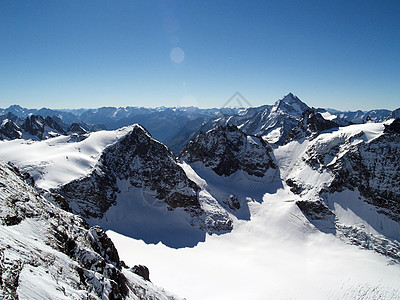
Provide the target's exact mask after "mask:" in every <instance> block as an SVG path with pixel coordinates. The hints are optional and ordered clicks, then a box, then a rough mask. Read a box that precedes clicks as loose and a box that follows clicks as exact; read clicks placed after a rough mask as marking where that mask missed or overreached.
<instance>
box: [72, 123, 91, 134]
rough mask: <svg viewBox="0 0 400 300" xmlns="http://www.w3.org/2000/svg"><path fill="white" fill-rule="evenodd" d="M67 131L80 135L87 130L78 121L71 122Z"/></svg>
mask: <svg viewBox="0 0 400 300" xmlns="http://www.w3.org/2000/svg"><path fill="white" fill-rule="evenodd" d="M67 133H68V134H71V133H77V134H79V135H81V134H85V133H87V131H86V130H85V129H84V128H83V127H82V126H81V125H79V124H78V123H72V124H71V125H70V126H69V127H68V129H67Z"/></svg>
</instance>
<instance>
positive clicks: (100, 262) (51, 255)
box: [0, 163, 174, 299]
mask: <svg viewBox="0 0 400 300" xmlns="http://www.w3.org/2000/svg"><path fill="white" fill-rule="evenodd" d="M0 265H1V272H0V298H2V299H18V298H20V299H32V298H34V299H89V298H90V299H105V298H107V299H139V298H140V299H154V298H157V299H174V296H173V295H171V294H169V293H167V292H165V291H164V290H162V289H160V288H157V287H155V286H154V285H152V284H151V283H150V282H147V281H145V280H144V279H143V278H141V277H139V276H138V275H136V274H134V273H133V272H132V271H131V270H130V269H128V268H127V267H126V266H125V265H124V264H123V263H122V262H121V261H120V260H119V255H118V252H117V250H116V249H115V247H114V244H113V243H112V242H111V240H110V239H109V238H108V237H107V235H106V234H105V233H104V232H103V231H102V229H101V228H99V227H93V228H90V229H88V228H87V225H86V223H85V222H84V221H83V220H82V219H81V218H79V217H77V216H75V215H73V214H70V213H68V212H65V211H64V210H61V209H59V208H57V207H55V206H54V205H52V204H51V203H49V202H48V201H47V200H46V199H44V198H43V197H41V196H40V195H39V194H38V193H37V192H36V191H35V189H33V188H32V187H31V186H29V185H27V184H26V183H25V182H24V179H23V177H22V176H21V174H20V173H19V172H18V171H17V170H15V169H13V168H11V167H10V166H8V165H5V164H3V163H0Z"/></svg>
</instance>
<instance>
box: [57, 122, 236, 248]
mask: <svg viewBox="0 0 400 300" xmlns="http://www.w3.org/2000/svg"><path fill="white" fill-rule="evenodd" d="M198 190H199V187H198V186H197V185H196V184H195V183H194V182H193V181H191V180H190V179H189V178H188V177H187V176H186V174H185V172H184V170H183V169H182V168H181V166H180V165H178V163H177V161H176V158H175V156H174V155H173V154H172V152H171V151H170V150H169V149H168V148H167V147H166V146H165V145H163V144H162V143H160V142H158V141H157V140H155V139H153V138H152V136H151V135H150V134H149V133H148V132H147V131H146V130H145V129H144V128H142V127H141V126H139V125H133V126H132V128H131V130H130V131H129V132H128V133H127V134H126V135H125V136H123V137H122V138H120V139H119V140H118V141H117V142H116V143H114V144H112V145H110V146H108V147H107V148H105V149H104V150H103V151H102V153H101V155H100V158H99V160H98V162H97V163H96V165H95V166H94V168H93V170H92V171H91V172H90V173H89V174H88V175H86V176H84V177H82V178H79V179H76V180H73V181H71V182H69V183H67V184H65V185H62V186H61V187H59V188H58V189H55V190H54V192H57V193H59V194H61V195H62V196H63V197H65V199H66V201H67V202H68V203H69V206H70V207H71V209H72V211H73V212H75V213H77V214H79V215H81V216H83V217H85V218H86V219H87V220H88V222H89V223H90V224H101V225H102V226H103V227H104V228H106V229H113V230H116V231H118V232H121V233H123V234H125V235H127V236H132V237H134V238H141V239H143V240H144V241H146V242H149V243H157V242H159V241H162V242H163V243H164V244H166V245H168V246H171V247H183V246H193V245H196V244H197V243H198V242H199V241H204V237H205V234H206V232H209V233H220V232H226V231H229V230H231V229H232V227H231V225H230V224H231V222H232V221H231V220H230V218H229V216H228V214H226V213H225V212H224V211H223V210H222V209H221V210H220V211H218V210H215V209H214V211H212V212H211V211H208V210H207V209H205V208H204V207H203V206H202V203H201V201H199V198H198Z"/></svg>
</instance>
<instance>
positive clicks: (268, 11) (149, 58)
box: [0, 0, 400, 110]
mask: <svg viewBox="0 0 400 300" xmlns="http://www.w3.org/2000/svg"><path fill="white" fill-rule="evenodd" d="M399 20H400V2H399V1H136V0H135V1H104V0H96V1H50V0H49V1H45V0H43V1H12V0H3V1H1V2H0V107H7V106H9V105H11V104H19V105H21V106H24V107H30V108H40V107H44V106H45V107H50V108H80V107H100V106H146V107H154V106H178V105H180V106H190V105H194V106H199V107H220V106H221V105H222V104H223V103H225V102H226V100H227V99H229V97H230V96H231V95H232V94H233V93H234V92H236V91H240V92H241V94H243V95H244V96H245V97H246V98H247V100H248V101H249V102H250V103H251V104H252V105H253V106H259V105H263V104H272V103H273V102H274V101H275V100H277V99H279V98H281V97H282V96H283V95H285V94H287V93H289V92H293V93H294V94H296V95H297V96H299V97H300V98H301V99H302V100H303V101H304V102H306V103H307V104H308V105H310V106H315V107H334V108H337V109H342V110H354V109H374V108H387V109H395V108H397V107H399V103H400V96H399V95H400V94H399V92H398V88H399V83H400V58H399V53H400V39H399V36H400V22H399Z"/></svg>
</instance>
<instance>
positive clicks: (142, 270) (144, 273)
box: [131, 265, 150, 281]
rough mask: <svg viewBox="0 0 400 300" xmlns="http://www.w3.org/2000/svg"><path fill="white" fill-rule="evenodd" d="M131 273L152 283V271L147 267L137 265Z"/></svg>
mask: <svg viewBox="0 0 400 300" xmlns="http://www.w3.org/2000/svg"><path fill="white" fill-rule="evenodd" d="M131 271H132V272H133V273H135V274H137V275H139V276H141V277H142V278H143V279H144V280H147V281H150V271H149V269H148V268H147V267H146V266H143V265H136V266H134V267H133V268H131Z"/></svg>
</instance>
